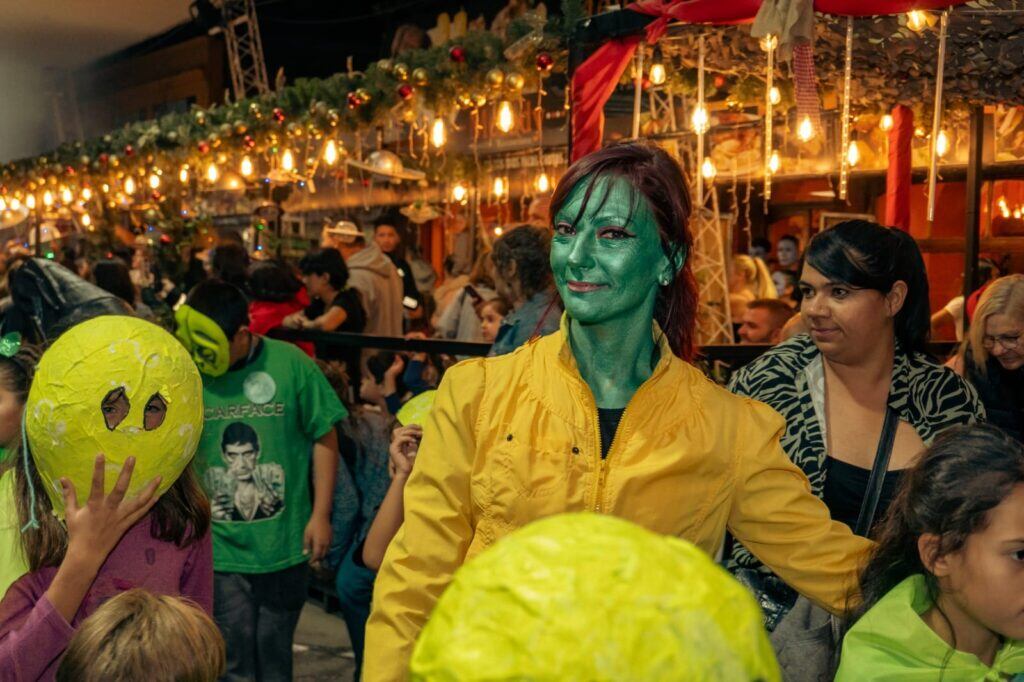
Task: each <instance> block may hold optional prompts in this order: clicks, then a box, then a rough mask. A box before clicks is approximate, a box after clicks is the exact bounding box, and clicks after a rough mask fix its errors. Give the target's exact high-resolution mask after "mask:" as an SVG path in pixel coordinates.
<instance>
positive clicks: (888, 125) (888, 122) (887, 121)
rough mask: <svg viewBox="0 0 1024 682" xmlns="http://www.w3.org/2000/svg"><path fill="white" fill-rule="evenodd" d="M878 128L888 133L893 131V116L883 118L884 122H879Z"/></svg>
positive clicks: (887, 115)
mask: <svg viewBox="0 0 1024 682" xmlns="http://www.w3.org/2000/svg"><path fill="white" fill-rule="evenodd" d="M878 127H879V128H881V129H882V130H884V131H886V132H888V131H890V130H892V116H891V115H889V114H886V115H884V116H882V120H880V121H879V122H878Z"/></svg>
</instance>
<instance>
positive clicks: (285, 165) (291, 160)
mask: <svg viewBox="0 0 1024 682" xmlns="http://www.w3.org/2000/svg"><path fill="white" fill-rule="evenodd" d="M281 168H282V169H283V170H286V171H289V172H291V171H293V170H295V156H294V155H292V150H291V149H285V150H284V152H282V153H281Z"/></svg>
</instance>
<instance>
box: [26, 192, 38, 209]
mask: <svg viewBox="0 0 1024 682" xmlns="http://www.w3.org/2000/svg"><path fill="white" fill-rule="evenodd" d="M25 206H27V207H28V210H30V211H34V210H36V195H35V194H29V195H28V196H27V197H25Z"/></svg>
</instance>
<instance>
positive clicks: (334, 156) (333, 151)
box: [324, 140, 338, 166]
mask: <svg viewBox="0 0 1024 682" xmlns="http://www.w3.org/2000/svg"><path fill="white" fill-rule="evenodd" d="M324 163H326V164H327V165H328V166H333V165H334V164H336V163H338V145H337V144H335V143H334V140H327V144H325V145H324Z"/></svg>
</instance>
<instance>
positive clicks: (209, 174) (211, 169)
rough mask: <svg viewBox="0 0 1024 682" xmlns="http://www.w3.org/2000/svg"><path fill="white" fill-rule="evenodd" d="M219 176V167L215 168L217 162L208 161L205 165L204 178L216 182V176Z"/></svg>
mask: <svg viewBox="0 0 1024 682" xmlns="http://www.w3.org/2000/svg"><path fill="white" fill-rule="evenodd" d="M219 177H220V169H219V168H217V164H215V163H214V162H212V161H211V162H210V165H209V166H207V167H206V179H207V180H209V181H210V182H211V183H213V182H217V178H219Z"/></svg>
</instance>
